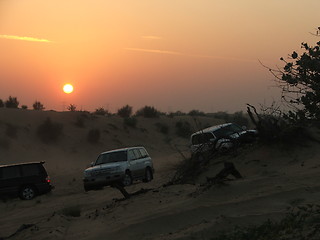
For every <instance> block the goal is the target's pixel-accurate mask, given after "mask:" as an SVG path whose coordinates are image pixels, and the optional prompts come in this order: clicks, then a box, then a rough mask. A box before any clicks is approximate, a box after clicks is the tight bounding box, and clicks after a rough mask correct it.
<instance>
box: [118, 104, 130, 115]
mask: <svg viewBox="0 0 320 240" xmlns="http://www.w3.org/2000/svg"><path fill="white" fill-rule="evenodd" d="M117 114H118V115H119V116H120V117H123V118H128V117H130V116H131V114H132V107H131V106H129V105H126V106H124V107H122V108H120V109H118V112H117Z"/></svg>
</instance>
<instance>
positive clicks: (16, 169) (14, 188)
mask: <svg viewBox="0 0 320 240" xmlns="http://www.w3.org/2000/svg"><path fill="white" fill-rule="evenodd" d="M1 170H2V171H1V175H0V177H1V179H0V191H1V195H11V194H14V195H16V194H18V193H19V188H20V185H21V183H22V182H21V171H20V166H8V167H5V168H1Z"/></svg>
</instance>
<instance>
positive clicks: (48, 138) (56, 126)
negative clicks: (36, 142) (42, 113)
mask: <svg viewBox="0 0 320 240" xmlns="http://www.w3.org/2000/svg"><path fill="white" fill-rule="evenodd" d="M62 130H63V125H62V124H60V123H56V122H53V121H51V119H50V118H49V117H48V118H47V119H46V120H45V121H44V122H43V123H42V124H40V125H39V126H38V128H37V135H38V137H39V138H40V139H41V140H42V142H44V143H53V142H57V141H58V139H59V138H60V137H61V135H62Z"/></svg>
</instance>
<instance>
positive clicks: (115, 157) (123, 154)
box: [95, 151, 127, 165]
mask: <svg viewBox="0 0 320 240" xmlns="http://www.w3.org/2000/svg"><path fill="white" fill-rule="evenodd" d="M124 161H127V151H118V152H109V153H104V154H100V155H99V157H98V159H97V161H96V163H95V165H100V164H104V163H113V162H124Z"/></svg>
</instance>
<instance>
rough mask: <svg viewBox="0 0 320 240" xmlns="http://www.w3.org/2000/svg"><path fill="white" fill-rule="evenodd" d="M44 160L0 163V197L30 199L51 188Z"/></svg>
mask: <svg viewBox="0 0 320 240" xmlns="http://www.w3.org/2000/svg"><path fill="white" fill-rule="evenodd" d="M43 164H44V162H29V163H19V164H11V165H0V197H1V198H2V197H6V196H19V197H20V198H21V199H24V200H30V199H32V198H34V197H35V196H36V195H40V194H44V193H48V192H50V191H51V190H52V189H53V186H52V185H51V183H50V177H49V176H48V174H47V171H46V169H45V168H44V166H43Z"/></svg>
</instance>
